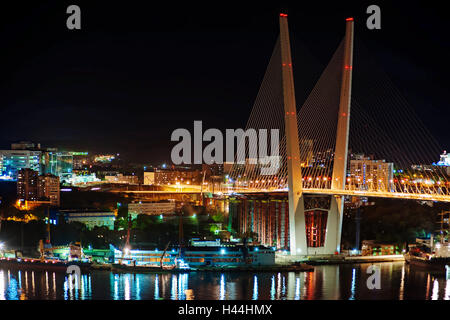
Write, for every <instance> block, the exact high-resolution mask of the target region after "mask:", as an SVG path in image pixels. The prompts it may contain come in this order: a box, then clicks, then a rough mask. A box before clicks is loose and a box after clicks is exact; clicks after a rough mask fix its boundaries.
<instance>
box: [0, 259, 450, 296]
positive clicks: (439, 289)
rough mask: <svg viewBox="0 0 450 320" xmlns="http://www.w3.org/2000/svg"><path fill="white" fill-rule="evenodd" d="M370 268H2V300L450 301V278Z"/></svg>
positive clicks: (392, 266)
mask: <svg viewBox="0 0 450 320" xmlns="http://www.w3.org/2000/svg"><path fill="white" fill-rule="evenodd" d="M370 265H371V264H360V265H340V266H339V265H338V266H318V267H316V270H315V272H311V273H303V272H300V273H295V272H287V273H283V272H278V273H250V272H249V273H238V272H236V273H232V272H229V273H223V272H222V273H219V272H218V273H214V272H191V273H184V274H183V273H182V274H170V273H166V274H114V273H110V272H104V271H93V272H91V273H89V274H83V275H82V276H81V278H80V281H77V279H76V276H75V275H69V276H67V277H66V276H65V275H64V274H61V273H54V272H45V271H43V272H40V271H17V270H7V269H0V300H18V299H23V300H25V299H62V300H63V299H66V300H86V299H115V300H140V299H144V300H151V299H157V300H158V299H173V300H192V299H200V300H201V299H213V300H233V299H246V300H261V299H262V300H269V299H270V300H285V299H286V300H301V299H303V300H312V299H350V300H355V299H363V300H373V299H399V300H402V299H406V300H407V299H421V300H423V299H427V300H428V299H431V300H450V279H448V278H447V277H446V275H434V274H430V273H428V272H425V271H420V270H413V269H411V268H410V267H409V266H407V265H404V264H403V263H383V264H379V266H380V268H381V289H380V290H370V289H368V288H367V285H366V280H367V278H368V277H369V276H370V274H367V268H368V267H369V266H370Z"/></svg>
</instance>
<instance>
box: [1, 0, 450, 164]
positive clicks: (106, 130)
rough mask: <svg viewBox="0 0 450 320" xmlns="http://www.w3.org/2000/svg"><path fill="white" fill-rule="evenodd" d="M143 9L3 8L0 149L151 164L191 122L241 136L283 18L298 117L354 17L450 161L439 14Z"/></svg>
mask: <svg viewBox="0 0 450 320" xmlns="http://www.w3.org/2000/svg"><path fill="white" fill-rule="evenodd" d="M152 2H153V1H146V2H145V3H146V5H144V4H143V3H144V1H120V2H111V1H77V0H76V1H75V0H74V1H70V2H69V1H39V4H38V3H37V1H36V2H35V4H25V3H20V5H17V6H16V7H5V6H4V4H2V14H1V19H0V39H1V50H0V65H1V78H0V110H1V112H0V118H1V124H0V148H2V149H3V148H5V149H8V148H9V144H10V143H11V142H15V141H18V140H31V141H36V142H41V144H42V145H43V146H56V147H59V148H62V149H68V150H79V151H84V150H87V151H90V152H114V153H121V155H122V157H123V158H125V159H129V160H131V161H136V162H139V163H154V164H159V163H161V162H163V161H168V160H169V159H170V149H171V146H172V145H173V144H172V143H171V142H170V134H171V132H172V131H173V130H174V129H176V128H181V127H182V128H188V129H190V130H192V126H193V121H194V120H203V126H204V128H211V127H214V128H219V129H225V128H241V127H245V124H246V121H247V119H248V116H249V113H250V110H251V107H252V105H253V102H254V99H255V97H256V94H257V91H258V88H259V85H260V83H261V80H262V77H263V75H264V72H265V70H266V67H267V64H268V61H269V58H270V56H271V54H272V50H273V46H274V44H275V40H276V38H277V36H278V14H279V12H280V10H281V9H283V10H284V11H285V12H288V14H289V26H290V31H291V37H292V38H291V41H292V46H293V63H294V72H295V73H296V74H295V80H296V90H297V101H298V103H299V104H300V105H301V102H302V101H304V99H305V97H306V95H307V93H308V92H309V90H311V88H312V86H313V85H314V83H315V81H317V79H318V77H319V76H320V73H321V72H322V70H323V68H324V66H325V65H326V64H327V62H328V60H329V59H330V58H331V55H332V54H333V52H334V51H335V50H336V47H337V45H338V44H339V42H340V41H341V39H342V37H343V35H344V27H345V18H346V17H349V16H353V17H354V18H355V21H356V24H355V34H356V36H357V38H356V39H361V40H362V41H363V42H364V45H365V46H366V47H367V48H368V49H369V50H370V52H371V54H372V55H373V58H374V59H375V60H376V61H377V62H378V63H379V65H380V66H381V67H382V68H383V69H384V71H385V72H386V73H387V74H388V75H389V77H390V78H391V79H392V81H393V82H394V83H395V85H396V86H397V87H398V88H399V89H400V91H401V92H402V93H403V94H404V96H405V97H406V99H407V100H408V101H409V103H410V104H411V106H412V107H413V108H414V110H415V111H416V112H417V114H418V115H419V117H420V118H421V119H422V120H423V122H424V123H425V125H426V126H427V127H428V128H429V129H430V131H431V133H432V134H433V136H434V137H435V138H436V139H437V140H438V142H439V143H440V144H441V145H442V146H443V148H447V149H450V130H449V119H450V111H449V99H448V92H449V90H448V74H449V71H450V70H449V69H450V68H449V57H450V50H449V36H448V30H449V29H450V28H449V25H450V20H449V18H448V11H447V10H445V6H444V4H441V3H440V2H439V5H438V2H429V1H428V2H421V3H415V2H413V1H391V4H389V3H385V2H382V1H370V2H365V1H355V2H354V3H352V2H351V1H330V4H327V3H326V2H325V1H312V2H313V4H310V5H306V4H305V2H304V1H295V3H297V5H292V4H289V3H287V2H285V4H283V5H278V4H276V5H273V6H268V5H266V4H264V5H263V4H261V3H260V2H248V4H246V5H243V4H242V3H243V1H240V2H232V1H226V2H225V1H223V2H222V1H209V2H198V1H185V2H181V3H183V4H178V3H177V2H169V1H164V2H163V3H164V4H160V5H153V4H152ZM427 3H428V4H429V5H431V4H433V5H434V7H433V8H431V7H426V6H425V4H427ZM70 4H77V5H79V6H80V7H81V24H82V26H81V30H68V29H67V28H66V19H67V17H68V14H66V8H67V6H68V5H70ZM370 4H377V5H379V6H380V7H381V16H382V22H381V27H382V29H381V30H368V29H367V28H366V19H367V17H368V15H367V14H366V8H367V6H368V5H370ZM394 4H395V6H394ZM440 6H441V7H440ZM436 157H438V155H436ZM436 160H438V159H436Z"/></svg>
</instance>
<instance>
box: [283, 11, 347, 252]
mask: <svg viewBox="0 0 450 320" xmlns="http://www.w3.org/2000/svg"><path fill="white" fill-rule="evenodd" d="M353 29H354V28H353V18H348V19H346V32H345V40H344V45H345V47H344V65H343V73H342V82H341V91H340V101H339V114H338V126H337V132H336V147H335V156H334V164H333V177H332V189H335V190H345V182H346V172H347V153H348V135H349V125H350V102H351V80H352V62H353ZM280 47H281V64H282V81H283V100H284V113H285V135H286V150H287V155H286V156H287V167H288V188H289V192H288V196H289V241H290V244H289V245H290V253H291V255H307V254H308V245H307V243H308V241H307V234H306V233H307V232H306V219H305V207H304V196H303V182H302V172H301V167H300V144H299V137H298V126H297V108H296V103H295V91H294V79H293V70H292V58H291V48H290V40H289V29H288V22H287V14H283V13H282V14H280ZM343 211H344V197H343V196H337V195H333V196H331V202H330V207H329V210H328V217H327V224H326V234H325V243H324V246H323V247H320V248H315V250H313V252H314V253H320V254H334V253H335V252H340V242H341V229H342V218H343Z"/></svg>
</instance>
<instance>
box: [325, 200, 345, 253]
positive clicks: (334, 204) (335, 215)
mask: <svg viewBox="0 0 450 320" xmlns="http://www.w3.org/2000/svg"><path fill="white" fill-rule="evenodd" d="M343 215H344V197H338V196H331V203H330V210H329V211H328V218H327V229H326V234H325V246H324V250H323V253H324V254H334V253H335V252H340V250H341V248H340V246H341V230H342V218H343Z"/></svg>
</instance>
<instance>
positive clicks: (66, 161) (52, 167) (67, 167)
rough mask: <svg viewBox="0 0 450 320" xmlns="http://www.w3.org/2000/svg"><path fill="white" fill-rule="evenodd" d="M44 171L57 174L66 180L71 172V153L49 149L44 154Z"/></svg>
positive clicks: (62, 180)
mask: <svg viewBox="0 0 450 320" xmlns="http://www.w3.org/2000/svg"><path fill="white" fill-rule="evenodd" d="M44 165H45V173H51V174H53V175H55V176H58V177H59V179H60V181H61V182H68V181H69V180H70V178H71V177H72V174H73V154H72V152H65V151H50V152H45V154H44Z"/></svg>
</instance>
